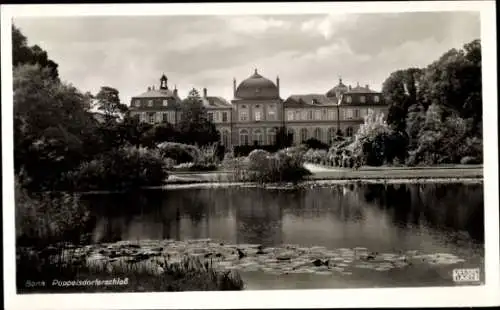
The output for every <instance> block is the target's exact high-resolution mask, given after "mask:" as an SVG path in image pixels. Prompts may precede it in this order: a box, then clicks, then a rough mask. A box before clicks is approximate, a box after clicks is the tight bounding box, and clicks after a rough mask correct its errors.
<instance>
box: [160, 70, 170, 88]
mask: <svg viewBox="0 0 500 310" xmlns="http://www.w3.org/2000/svg"><path fill="white" fill-rule="evenodd" d="M167 81H168V79H167V77H166V76H165V74H163V75H162V76H161V78H160V89H168V86H167Z"/></svg>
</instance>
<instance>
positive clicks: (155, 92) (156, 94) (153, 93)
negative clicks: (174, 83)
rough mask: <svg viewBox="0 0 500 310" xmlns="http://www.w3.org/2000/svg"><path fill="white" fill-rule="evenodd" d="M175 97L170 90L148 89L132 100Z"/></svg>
mask: <svg viewBox="0 0 500 310" xmlns="http://www.w3.org/2000/svg"><path fill="white" fill-rule="evenodd" d="M175 97H177V96H176V95H175V94H174V92H173V91H171V90H170V89H148V90H147V91H146V92H144V93H142V94H140V95H137V96H134V97H132V98H135V99H140V98H175Z"/></svg>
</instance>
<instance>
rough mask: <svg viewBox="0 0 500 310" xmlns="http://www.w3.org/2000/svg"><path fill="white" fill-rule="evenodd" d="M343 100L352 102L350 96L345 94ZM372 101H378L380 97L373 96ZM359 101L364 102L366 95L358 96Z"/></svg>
mask: <svg viewBox="0 0 500 310" xmlns="http://www.w3.org/2000/svg"><path fill="white" fill-rule="evenodd" d="M345 100H346V102H347V103H351V102H352V97H351V96H346V97H345ZM373 101H374V102H375V103H379V102H380V97H379V96H378V95H375V96H373ZM359 102H361V103H365V102H366V97H365V96H360V97H359Z"/></svg>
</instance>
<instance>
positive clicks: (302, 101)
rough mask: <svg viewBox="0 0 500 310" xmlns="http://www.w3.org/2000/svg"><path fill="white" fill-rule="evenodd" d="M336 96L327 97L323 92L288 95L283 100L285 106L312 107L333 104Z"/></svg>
mask: <svg viewBox="0 0 500 310" xmlns="http://www.w3.org/2000/svg"><path fill="white" fill-rule="evenodd" d="M337 101H338V100H337V98H336V97H334V98H331V97H330V98H329V97H327V96H326V95H323V94H304V95H290V96H289V97H288V98H287V99H286V100H285V102H284V105H285V107H287V108H291V107H297V108H302V107H314V106H318V107H321V106H334V105H336V104H337Z"/></svg>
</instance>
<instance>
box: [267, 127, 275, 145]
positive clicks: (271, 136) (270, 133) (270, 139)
mask: <svg viewBox="0 0 500 310" xmlns="http://www.w3.org/2000/svg"><path fill="white" fill-rule="evenodd" d="M267 144H269V145H274V144H276V129H274V128H269V129H268V130H267Z"/></svg>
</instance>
